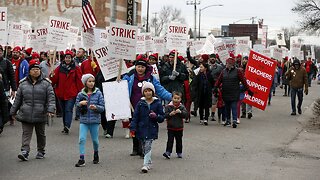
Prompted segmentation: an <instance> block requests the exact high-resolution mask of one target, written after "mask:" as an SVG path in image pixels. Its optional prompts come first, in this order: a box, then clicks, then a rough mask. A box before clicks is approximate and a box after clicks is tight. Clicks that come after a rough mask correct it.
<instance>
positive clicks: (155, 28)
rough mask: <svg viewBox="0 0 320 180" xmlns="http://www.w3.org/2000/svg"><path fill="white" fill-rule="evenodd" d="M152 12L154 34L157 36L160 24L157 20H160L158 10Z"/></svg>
mask: <svg viewBox="0 0 320 180" xmlns="http://www.w3.org/2000/svg"><path fill="white" fill-rule="evenodd" d="M152 14H154V21H155V22H154V35H155V36H157V26H158V24H157V22H158V20H157V14H158V13H157V12H155V13H152Z"/></svg>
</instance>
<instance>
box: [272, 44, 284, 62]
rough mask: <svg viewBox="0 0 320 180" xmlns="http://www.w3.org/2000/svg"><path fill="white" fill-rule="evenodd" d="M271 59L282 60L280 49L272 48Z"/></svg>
mask: <svg viewBox="0 0 320 180" xmlns="http://www.w3.org/2000/svg"><path fill="white" fill-rule="evenodd" d="M272 57H273V58H274V59H276V60H280V61H281V60H282V49H281V48H277V47H274V48H272Z"/></svg>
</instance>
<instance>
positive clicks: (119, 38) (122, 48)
mask: <svg viewBox="0 0 320 180" xmlns="http://www.w3.org/2000/svg"><path fill="white" fill-rule="evenodd" d="M136 35H137V27H136V26H129V25H124V24H115V23H110V33H109V36H108V41H109V45H108V48H109V55H110V57H114V58H118V59H136V43H137V37H136Z"/></svg>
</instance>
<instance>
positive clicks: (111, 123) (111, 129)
mask: <svg viewBox="0 0 320 180" xmlns="http://www.w3.org/2000/svg"><path fill="white" fill-rule="evenodd" d="M116 122H117V121H107V124H106V127H107V133H108V134H110V135H111V136H113V132H114V127H115V126H116Z"/></svg>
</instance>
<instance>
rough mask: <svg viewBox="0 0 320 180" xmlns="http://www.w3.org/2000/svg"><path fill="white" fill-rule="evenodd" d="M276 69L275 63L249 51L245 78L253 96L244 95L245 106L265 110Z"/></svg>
mask: <svg viewBox="0 0 320 180" xmlns="http://www.w3.org/2000/svg"><path fill="white" fill-rule="evenodd" d="M276 67H277V62H276V61H274V60H271V59H270V58H268V57H266V56H264V55H262V54H259V53H257V52H254V51H252V50H251V51H250V55H249V60H248V64H247V67H246V72H245V77H246V79H247V83H248V85H249V86H250V90H251V91H252V92H254V95H253V96H252V97H251V96H249V95H248V94H247V93H246V94H245V97H244V102H245V103H246V104H249V105H252V106H254V107H256V108H259V109H261V110H265V108H266V106H267V100H268V97H269V93H270V88H271V85H272V81H273V78H274V73H275V69H276Z"/></svg>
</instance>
